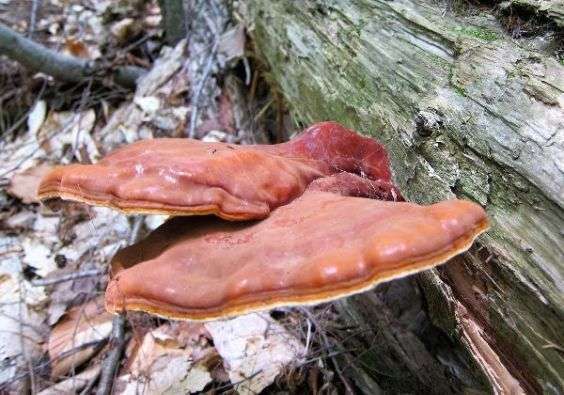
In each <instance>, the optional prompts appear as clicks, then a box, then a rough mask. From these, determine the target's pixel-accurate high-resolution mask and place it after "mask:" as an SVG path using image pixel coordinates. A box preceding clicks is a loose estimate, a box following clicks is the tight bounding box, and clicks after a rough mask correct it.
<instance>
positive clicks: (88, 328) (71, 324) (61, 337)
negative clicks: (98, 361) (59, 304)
mask: <svg viewBox="0 0 564 395" xmlns="http://www.w3.org/2000/svg"><path fill="white" fill-rule="evenodd" d="M112 318H113V315H111V314H109V313H107V312H106V310H105V308H104V301H103V300H102V299H95V300H92V301H90V302H88V303H86V304H84V305H82V306H76V307H74V308H72V309H71V310H69V311H68V312H67V315H66V316H65V317H64V318H63V320H62V321H60V322H59V323H58V324H57V325H55V327H54V328H53V329H52V330H51V334H50V336H49V345H48V350H49V359H50V360H51V377H61V376H63V375H65V374H66V373H68V372H69V371H71V370H72V369H73V368H77V367H79V366H80V365H81V364H82V363H84V362H85V361H87V360H89V359H90V358H91V357H92V356H93V355H94V353H95V352H96V351H97V350H98V349H99V347H98V346H99V342H100V341H102V340H104V339H106V338H107V337H108V336H109V335H110V333H111V331H112ZM71 350H78V351H77V352H72V351H71Z"/></svg>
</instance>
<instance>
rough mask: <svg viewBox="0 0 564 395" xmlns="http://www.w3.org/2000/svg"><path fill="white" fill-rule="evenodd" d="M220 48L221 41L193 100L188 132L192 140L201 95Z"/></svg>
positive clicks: (209, 59)
mask: <svg viewBox="0 0 564 395" xmlns="http://www.w3.org/2000/svg"><path fill="white" fill-rule="evenodd" d="M218 46H219V41H218V40H216V41H215V43H214V45H213V48H212V50H211V53H210V56H209V58H208V62H207V63H206V66H205V68H204V73H203V74H202V79H201V80H200V83H199V84H198V89H197V90H196V94H195V95H194V97H193V98H192V100H191V103H190V104H191V105H192V114H191V115H190V130H189V131H188V137H190V138H192V139H193V138H194V137H195V130H196V122H197V121H198V102H199V100H200V95H201V94H202V91H203V90H204V86H205V84H206V80H207V79H208V77H209V74H210V72H211V69H212V66H213V64H214V63H215V55H216V51H217V47H218Z"/></svg>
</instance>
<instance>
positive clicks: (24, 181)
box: [8, 164, 51, 204]
mask: <svg viewBox="0 0 564 395" xmlns="http://www.w3.org/2000/svg"><path fill="white" fill-rule="evenodd" d="M50 168H51V166H49V165H46V164H41V165H39V166H35V167H32V168H29V169H27V170H24V171H22V172H21V173H16V174H14V175H13V176H12V179H11V180H10V186H9V187H8V193H9V194H11V195H13V196H15V197H17V198H19V199H21V201H22V202H24V203H25V204H30V203H38V202H39V201H38V200H37V188H38V187H39V183H40V182H41V179H42V178H43V176H44V175H45V174H47V172H48V171H49V169H50Z"/></svg>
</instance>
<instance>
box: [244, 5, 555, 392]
mask: <svg viewBox="0 0 564 395" xmlns="http://www.w3.org/2000/svg"><path fill="white" fill-rule="evenodd" d="M444 10H445V7H443V6H441V5H440V4H438V3H437V2H435V1H432V0H426V1H425V0H419V1H417V0H393V1H389V0H337V1H331V2H330V3H327V2H323V1H308V2H281V1H277V2H271V1H265V0H249V1H247V2H244V7H243V8H242V10H241V13H242V14H244V15H245V18H246V19H247V23H248V29H249V32H250V34H251V36H252V37H253V38H254V40H255V43H256V47H257V49H258V51H259V52H260V54H261V56H262V57H263V58H264V59H265V60H266V62H267V63H268V64H269V66H270V68H271V70H270V73H271V77H272V80H274V81H276V83H277V84H278V85H279V88H280V90H281V91H282V92H283V94H284V95H285V97H286V99H287V102H288V104H289V106H290V109H291V111H292V113H293V115H294V116H295V117H296V118H297V119H298V120H300V121H301V122H303V123H304V124H310V123H312V122H315V121H320V120H328V119H332V120H336V121H339V122H341V123H343V124H345V125H347V126H349V127H351V128H354V129H356V130H359V131H360V132H362V133H364V134H367V135H371V136H374V137H376V138H377V139H378V140H380V141H381V142H382V143H383V144H385V145H386V147H387V149H388V151H389V153H390V156H391V160H392V167H393V171H394V175H395V181H396V183H397V184H398V185H399V186H400V188H401V189H402V192H403V193H404V196H406V197H407V198H408V199H409V200H412V201H416V202H419V203H430V202H434V201H437V200H440V199H447V198H452V197H454V196H458V197H460V198H465V199H471V200H474V201H476V202H478V203H480V204H482V205H483V206H484V207H486V209H487V211H488V213H489V216H490V218H491V220H492V223H493V226H492V229H491V230H490V231H489V232H488V233H487V234H486V235H485V236H483V237H481V238H480V240H479V242H478V243H477V245H476V246H475V248H473V249H472V250H471V251H470V252H469V253H467V254H464V255H463V256H462V257H459V258H456V259H454V260H453V261H452V262H450V263H449V264H447V265H445V266H444V267H443V268H440V269H438V270H432V271H429V272H426V273H424V274H422V275H420V276H419V277H418V282H419V284H420V286H421V289H423V290H424V296H425V297H424V300H423V302H424V303H425V307H424V310H425V313H426V314H427V313H428V314H429V317H430V320H431V321H432V322H433V324H434V326H435V327H437V328H440V329H441V331H442V333H445V334H446V335H447V336H448V338H447V339H448V341H450V342H452V344H451V347H450V349H451V351H452V350H456V353H455V354H456V356H457V358H460V359H461V360H460V361H454V360H453V359H452V358H450V356H452V355H453V353H452V352H450V353H447V354H448V355H449V357H445V356H444V354H443V355H441V353H440V352H437V351H436V350H432V349H433V346H432V345H429V339H426V338H425V336H426V334H425V332H422V331H419V330H417V329H413V330H410V331H411V333H412V334H414V335H416V336H418V338H419V340H420V341H419V342H418V341H415V340H414V339H413V338H412V336H411V335H409V334H408V335H405V334H403V333H404V332H403V329H401V328H397V325H400V326H402V325H403V327H404V328H405V325H406V323H405V322H402V321H401V320H399V321H398V323H395V324H394V323H392V324H386V325H380V324H381V323H382V322H392V321H393V320H392V319H391V318H390V315H389V314H388V315H387V314H386V313H382V314H380V313H379V312H378V311H380V310H382V309H381V307H382V306H381V305H380V304H379V302H378V299H374V298H373V296H371V295H364V296H360V297H355V298H349V299H347V300H346V301H344V302H343V303H342V304H341V305H340V308H341V310H342V311H343V313H344V314H346V316H347V319H348V320H350V321H352V322H354V323H357V324H358V325H361V326H362V325H364V326H366V327H367V328H368V330H369V331H372V333H373V334H374V333H380V334H383V333H384V332H388V333H387V334H385V335H382V336H383V337H382V338H381V339H382V340H381V344H382V347H380V348H379V349H378V350H379V353H380V354H378V352H376V353H374V354H373V355H372V360H373V361H378V358H380V360H381V359H382V353H393V354H396V356H397V358H396V360H395V361H394V363H389V364H387V365H386V366H387V367H389V368H390V369H394V368H395V369H398V368H400V367H403V369H404V370H403V371H400V372H398V371H395V372H392V373H393V374H395V375H398V374H400V375H402V374H403V375H405V376H406V377H409V379H410V380H412V385H411V386H409V387H408V388H404V390H407V391H418V388H419V390H421V389H422V388H425V386H426V385H429V383H427V384H425V379H424V378H423V377H418V375H419V374H420V372H418V371H417V368H416V366H412V365H410V364H409V361H410V359H411V358H412V357H410V356H409V353H411V352H416V350H417V349H420V347H421V344H423V345H425V347H426V349H427V350H429V351H430V352H431V353H432V358H434V362H429V359H428V355H427V354H426V353H425V352H423V351H421V352H419V353H418V352H416V353H417V354H418V355H423V354H425V355H423V358H424V361H426V362H425V363H427V364H428V365H426V366H428V367H426V368H422V369H427V371H429V372H431V373H432V374H433V375H434V376H433V377H436V380H438V381H441V383H444V382H445V381H449V380H451V382H450V384H451V389H452V390H453V391H463V390H484V389H485V390H489V391H495V392H498V393H510V392H512V393H517V392H520V391H525V392H528V393H540V392H546V393H559V392H562V391H563V390H564V354H563V350H564V348H563V347H564V297H563V295H564V293H563V291H564V240H563V235H564V233H563V232H564V231H563V229H564V210H563V206H564V182H563V180H564V127H563V126H564V112H563V108H562V107H563V105H564V95H563V92H564V67H563V66H562V64H561V63H559V61H557V60H556V59H554V58H552V57H551V54H549V53H543V50H542V49H540V48H536V47H535V46H534V45H533V44H531V43H530V42H528V41H515V40H512V39H511V38H510V37H508V35H507V34H506V33H505V32H504V31H503V30H502V29H501V28H500V26H499V24H498V22H497V21H496V19H495V18H493V17H492V16H491V15H488V14H486V13H480V14H477V15H471V16H456V15H450V14H445V11H444ZM392 303H393V301H392ZM388 306H389V305H388ZM376 321H377V322H378V323H380V324H375V322H376ZM390 327H393V328H395V329H386V328H390ZM398 333H399V334H402V335H401V336H398ZM390 336H391V337H390ZM369 337H370V335H368V336H367V337H365V339H364V340H362V339H359V340H358V341H361V342H365V343H366V338H369ZM394 339H395V340H394ZM398 339H399V340H398ZM404 339H407V340H404ZM398 345H406V347H407V348H408V349H409V351H408V352H407V354H406V353H404V352H403V351H401V350H400V349H398V348H397V347H398ZM386 350H388V351H386ZM394 350H395V351H394ZM414 350H415V351H414ZM367 352H368V353H370V350H368V351H367ZM402 353H403V354H402ZM402 355H403V356H402ZM363 359H364V361H365V362H364V363H363V364H362V366H361V367H360V369H356V368H355V369H354V370H355V371H357V370H360V371H361V372H360V373H358V374H356V375H355V378H356V382H357V385H359V386H360V387H361V388H367V387H366V386H363V384H362V382H366V378H367V377H369V378H371V379H374V380H375V381H376V383H377V384H378V385H381V384H382V380H383V379H382V377H383V375H382V374H378V373H374V370H377V369H376V368H375V364H376V362H372V365H371V363H370V362H366V361H370V358H363ZM398 361H400V362H401V363H399V364H398ZM437 364H439V365H440V366H439V367H437ZM367 365H368V366H367ZM381 368H382V366H380V370H381ZM441 369H445V371H442V370H441ZM445 372H446V373H445ZM442 376H446V378H442V379H441V378H440V377H442ZM418 385H419V387H417V386H418ZM438 388H439V387H438V385H437V388H436V389H438Z"/></svg>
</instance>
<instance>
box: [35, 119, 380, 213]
mask: <svg viewBox="0 0 564 395" xmlns="http://www.w3.org/2000/svg"><path fill="white" fill-rule="evenodd" d="M343 171H345V172H350V173H356V174H359V175H363V176H365V177H368V178H370V179H372V180H379V181H381V182H383V183H389V182H390V181H391V174H390V170H389V165H388V156H387V153H386V151H385V149H384V148H383V147H382V146H381V145H380V144H379V143H377V142H376V141H374V140H373V139H371V138H368V137H363V136H360V135H358V134H357V133H355V132H353V131H351V130H349V129H346V128H345V127H343V126H341V125H340V124H338V123H335V122H321V123H317V124H315V125H313V126H311V127H310V128H308V129H306V130H305V131H304V133H302V134H301V135H300V136H299V137H297V138H295V139H293V140H291V141H289V142H287V143H282V144H277V145H249V146H239V145H232V144H226V143H205V142H201V141H198V140H193V139H180V138H177V139H174V138H163V139H154V140H145V141H139V142H136V143H133V144H130V145H128V146H125V147H123V148H120V149H118V150H116V151H114V152H113V153H111V154H109V155H108V156H106V157H105V158H104V159H102V160H101V161H100V162H98V163H96V164H93V165H80V164H73V165H68V166H60V167H56V168H54V169H53V170H52V171H51V172H50V173H49V174H47V176H45V178H44V179H43V180H42V182H41V185H40V187H39V190H38V196H39V198H40V199H41V200H42V201H48V200H51V199H56V198H61V199H65V200H74V201H78V202H83V203H88V204H93V205H100V206H108V207H112V208H115V209H119V210H121V211H124V212H126V213H140V214H168V215H177V216H180V215H195V214H200V215H203V214H215V215H217V216H219V217H221V218H223V219H228V220H250V219H262V218H266V217H267V216H268V215H269V213H270V212H271V210H273V209H275V208H276V207H279V206H281V205H284V204H287V203H289V202H290V201H292V200H293V199H295V198H296V197H298V196H300V195H301V194H302V193H303V192H304V190H305V189H306V188H307V186H308V185H309V184H310V183H311V182H312V181H313V180H315V179H317V178H320V177H323V176H327V175H331V174H336V173H339V172H343Z"/></svg>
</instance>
